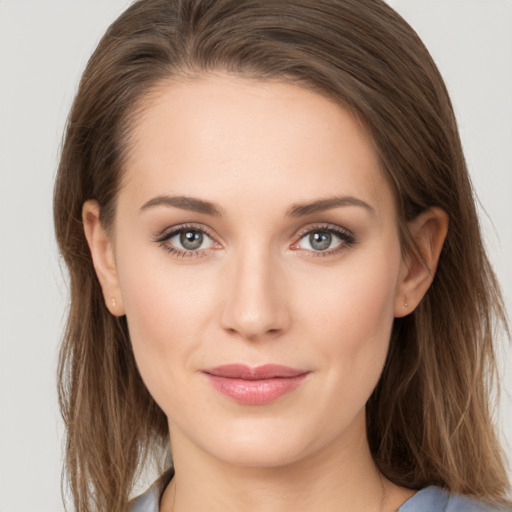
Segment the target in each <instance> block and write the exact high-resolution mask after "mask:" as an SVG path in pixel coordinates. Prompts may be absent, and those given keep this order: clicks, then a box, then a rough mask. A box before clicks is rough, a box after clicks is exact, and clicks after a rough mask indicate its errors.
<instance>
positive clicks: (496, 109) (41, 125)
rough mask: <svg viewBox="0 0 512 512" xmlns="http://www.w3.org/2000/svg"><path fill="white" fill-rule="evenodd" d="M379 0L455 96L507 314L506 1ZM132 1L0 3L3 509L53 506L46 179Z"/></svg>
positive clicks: (509, 52)
mask: <svg viewBox="0 0 512 512" xmlns="http://www.w3.org/2000/svg"><path fill="white" fill-rule="evenodd" d="M389 1H390V3H391V4H392V5H394V6H395V8H397V10H398V11H399V12H400V13H402V15H403V16H404V17H405V18H406V19H407V20H408V21H409V22H410V23H411V24H412V25H413V27H415V28H416V30H417V31H418V32H419V34H420V36H421V37H422V38H423V40H424V41H425V43H426V44H427V46H428V47H429V49H430V51H431V53H432V54H433V56H434V58H435V59H436V61H437V63H438V65H439V67H440V69H441V72H442V73H443V75H444V77H445V79H446V82H447V84H448V87H449V89H450V92H451V94H452V99H453V101H454V104H455V109H456V112H457V116H458V120H459V124H460V129H461V134H462V138H463V143H464V147H465V150H466V156H467V159H468V163H469V167H470V170H471V174H472V179H473V182H474V185H475V189H476V191H477V193H478V196H479V199H480V202H481V205H482V208H481V210H482V225H483V227H484V230H485V235H486V241H487V244H488V248H489V253H490V257H491V260H492V262H493V264H494V266H495V268H496V271H497V273H498V276H499V278H500V281H501V283H502V285H503V288H504V293H505V298H506V301H507V309H508V311H510V306H511V304H512V268H511V265H510V264H509V260H510V257H511V256H512V227H511V221H512V206H511V205H512V203H511V201H510V199H509V196H510V195H511V193H512V1H511V0H394V1H392V0H389ZM129 3H130V2H129V1H127V0H46V1H45V2H41V1H40V0H32V1H31V0H0V173H1V174H0V341H1V346H0V347H1V348H0V350H1V352H0V407H1V409H0V511H1V512H19V511H33V510H38V511H40V512H49V511H62V510H63V506H62V502H61V497H60V466H61V456H62V450H61V447H62V442H63V429H62V424H61V421H60V417H59V413H58V409H57V399H56V392H55V368H56V358H57V346H58V342H59V338H60V335H61V332H62V328H63V324H64V311H65V307H66V302H67V290H66V283H65V279H64V277H63V274H64V273H63V271H62V269H61V268H60V264H59V259H58V256H57V253H56V248H55V242H54V240H53V228H52V213H51V199H52V187H53V179H54V176H55V169H56V165H57V160H58V154H59V147H60V141H61V134H62V130H63V126H64V122H65V118H66V115H67V112H68V110H69V106H70V102H71V100H72V97H73V94H74V91H75V90H76V85H77V82H78V78H79V76H80V73H81V71H82V70H83V68H84V66H85V63H86V60H87V58H88V56H89V55H90V53H91V52H92V50H93V48H94V46H95V45H96V44H97V42H98V40H99V38H100V36H101V35H102V33H103V32H104V30H105V29H106V27H107V26H108V24H109V23H110V22H111V21H112V20H113V19H114V18H115V17H116V15H118V14H119V13H120V12H121V11H122V10H123V9H124V8H125V7H126V6H127V5H128V4H129ZM484 210H485V212H486V213H484ZM509 315H510V313H509ZM511 356H512V352H511V350H510V348H509V347H508V345H504V347H503V348H502V349H501V351H500V361H501V363H502V364H501V366H502V372H503V374H504V377H505V380H504V388H503V392H502V399H501V405H500V407H499V408H498V409H497V411H496V414H497V418H498V420H499V424H500V426H501V432H502V435H503V438H504V441H505V442H506V445H507V453H508V454H509V458H510V453H511V448H510V446H511V445H512V400H511V394H512V377H511V375H512V360H511V359H512V357H511ZM470 463H471V462H470ZM148 479H151V475H150V476H148Z"/></svg>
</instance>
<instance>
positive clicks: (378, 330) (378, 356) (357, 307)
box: [303, 247, 401, 406]
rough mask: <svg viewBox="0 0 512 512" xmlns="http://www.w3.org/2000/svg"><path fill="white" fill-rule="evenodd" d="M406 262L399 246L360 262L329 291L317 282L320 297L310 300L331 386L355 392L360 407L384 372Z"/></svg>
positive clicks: (308, 311) (307, 311)
mask: <svg viewBox="0 0 512 512" xmlns="http://www.w3.org/2000/svg"><path fill="white" fill-rule="evenodd" d="M379 254H380V257H379ZM400 261H401V256H400V251H399V248H395V247H390V248H389V250H387V251H383V252H382V253H374V254H373V256H371V257H370V255H369V257H368V258H364V257H360V258H357V259H355V258H354V262H353V263H351V264H350V265H348V264H347V265H346V266H343V267H342V266H340V271H339V272H338V275H337V276H330V279H326V280H325V283H323V286H321V285H322V283H320V282H318V281H317V282H316V286H315V287H314V288H312V289H313V290H314V293H309V295H308V296H307V299H308V300H307V307H305V308H304V315H305V316H306V317H307V319H308V320H307V323H305V324H304V325H305V328H308V329H311V332H310V337H314V338H313V339H316V340H317V343H316V350H317V352H318V354H319V355H320V357H321V358H322V364H325V365H326V367H328V368H329V373H330V377H329V378H330V384H331V385H332V386H333V387H334V386H336V387H337V388H338V389H340V388H344V389H345V390H347V391H350V393H353V398H354V406H357V402H358V403H360V404H361V405H362V404H364V403H365V402H366V400H367V398H368V397H369V395H370V394H371V392H372V391H373V389H374V387H375V385H376V383H377V381H378V379H379V377H380V374H381V372H382V368H383V365H384V362H385V359H386V355H387V350H388V346H389V340H390V335H391V329H392V325H393V319H394V315H393V304H394V298H395V294H396V287H397V282H398V275H399V270H400ZM310 288H311V287H310ZM303 297H306V295H303ZM304 303H305V304H306V301H304ZM350 393H349V394H350ZM326 396H327V395H326ZM344 398H345V399H346V398H347V397H346V396H345V397H344ZM350 399H351V398H349V400H350Z"/></svg>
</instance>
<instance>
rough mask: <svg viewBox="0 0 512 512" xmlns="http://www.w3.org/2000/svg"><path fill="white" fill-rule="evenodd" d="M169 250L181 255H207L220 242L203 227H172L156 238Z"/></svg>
mask: <svg viewBox="0 0 512 512" xmlns="http://www.w3.org/2000/svg"><path fill="white" fill-rule="evenodd" d="M156 241H157V242H159V243H160V244H161V245H162V246H163V247H164V248H165V249H166V250H167V251H168V252H170V253H171V254H174V255H175V256H179V257H186V256H200V255H205V254H206V252H207V251H208V250H209V249H212V248H215V247H216V246H218V244H217V243H216V242H215V241H214V240H213V239H212V237H210V236H209V235H208V234H207V233H206V232H205V231H204V230H203V229H201V228H198V227H194V226H179V227H174V228H171V229H170V230H167V231H166V232H165V233H163V234H162V235H161V236H159V237H158V238H157V239H156Z"/></svg>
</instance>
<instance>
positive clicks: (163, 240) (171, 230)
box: [154, 222, 222, 258]
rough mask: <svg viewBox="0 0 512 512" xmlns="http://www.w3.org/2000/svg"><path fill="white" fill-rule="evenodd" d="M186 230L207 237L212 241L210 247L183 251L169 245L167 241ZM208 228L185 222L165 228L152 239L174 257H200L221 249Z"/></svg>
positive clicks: (220, 245)
mask: <svg viewBox="0 0 512 512" xmlns="http://www.w3.org/2000/svg"><path fill="white" fill-rule="evenodd" d="M187 229H190V230H193V231H198V232H200V233H202V234H203V235H205V236H207V237H208V238H210V240H212V244H213V246H212V247H208V248H206V249H197V250H191V249H185V248H180V247H176V246H174V245H172V244H170V243H169V241H170V240H171V239H172V238H174V237H175V236H176V235H178V234H179V233H180V232H182V231H186V230H187ZM211 231H213V230H211V229H210V228H208V227H207V226H204V225H203V224H201V225H200V224H195V223H189V222H186V223H184V224H177V225H174V226H170V227H167V228H165V229H164V230H163V231H161V232H160V233H159V234H157V235H156V236H155V238H154V241H155V242H157V243H159V244H160V245H161V246H162V247H163V248H164V249H166V250H167V251H168V252H169V253H170V254H173V255H174V256H176V257H180V258H185V257H201V256H206V255H207V254H208V253H209V251H211V250H216V249H219V248H221V247H222V244H220V243H219V242H218V241H217V238H218V237H217V236H216V235H214V234H212V233H211Z"/></svg>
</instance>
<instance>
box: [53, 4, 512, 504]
mask: <svg viewBox="0 0 512 512" xmlns="http://www.w3.org/2000/svg"><path fill="white" fill-rule="evenodd" d="M55 224H56V231H57V238H58V241H59V244H60V248H61V251H62V254H63V256H64V258H65V261H66V263H67V265H68V267H69V270H70V284H71V298H72V299H71V307H70V313H69V320H68V327H67V331H66V335H65V340H64V344H63V348H62V352H61V365H60V377H61V381H60V383H61V387H60V392H61V407H62V410H63V415H64V418H65V421H66V425H67V429H68V441H67V472H68V478H69V483H70V486H71V490H72V493H73V497H74V500H75V503H76V507H77V510H108V511H122V510H126V509H127V507H128V496H129V493H130V490H131V488H132V486H133V483H134V480H135V478H136V474H137V472H138V470H140V469H141V468H143V467H144V465H145V463H146V462H147V461H148V459H149V457H150V456H152V455H156V456H157V457H160V458H162V457H164V456H165V453H166V451H167V447H168V444H169V440H170V448H171V452H172V456H173V465H172V470H170V471H168V472H166V473H165V474H164V475H163V477H162V479H161V480H160V481H159V482H157V483H156V484H155V486H153V487H152V488H151V489H150V490H148V492H147V493H145V494H144V495H143V496H142V497H140V498H138V499H137V500H135V501H134V502H132V503H131V504H130V505H129V507H131V508H130V509H131V510H151V511H157V510H161V511H163V512H169V511H173V512H180V511H190V510H194V511H202V510H223V511H225V510H247V511H251V510H292V509H298V510H315V511H316V510H322V511H329V510H354V511H357V510H365V511H371V510H375V511H391V510H401V511H402V512H403V511H405V512H407V511H413V510H497V508H498V506H501V505H503V506H505V504H506V492H507V489H508V482H507V478H506V474H505V471H504V468H503V461H502V454H501V451H500V448H499V444H498V442H497V439H496V436H495V434H494V431H493V425H492V422H491V419H490V415H489V404H488V398H487V397H488V394H487V388H486V382H487V380H486V379H487V376H488V375H489V371H490V370H492V367H493V363H494V359H493V354H494V352H493V339H492V331H493V328H494V326H495V324H496V322H500V323H501V324H502V325H503V326H505V318H504V314H503V308H502V301H501V297H500V294H499V288H498V285H497V283H496V280H495V277H494V274H493V272H492V269H491V268H490V266H489V263H488V260H487V258H486V255H485V252H484V249H483V246H482V241H481V236H480V233H479V228H478V221H477V217H476V213H475V206H474V202H473V197H472V191H471V186H470V183H469V179H468V176H467V170H466V167H465V163H464V158H463V155H462V150H461V145H460V140H459V137H458V133H457V128H456V123H455V119H454V115H453V111H452V108H451V104H450V100H449V98H448V95H447V92H446V89H445V87H444V84H443V82H442V79H441V77H440V76H439V73H438V71H437V69H436V67H435V65H434V63H433V62H432V60H431V58H430V56H429V54H428V52H427V50H426V49H425V48H424V46H423V44H422V43H421V41H420V40H419V39H418V37H417V35H416V34H415V33H414V32H413V30H412V29H411V28H410V27H409V26H408V25H407V24H406V23H405V22H404V21H403V20H402V19H401V18H400V17H399V16H398V15H397V14H396V13H395V12H394V11H393V10H392V9H390V8H389V7H388V6H387V5H386V4H384V3H383V2H381V1H379V0H364V1H361V0H343V1H341V0H340V1H334V0H320V1H319V0H314V1H313V0H308V1H306V0H301V1H297V0H294V1H291V0H290V1H282V0H281V1H266V2H259V1H245V0H244V1H240V0H237V1H234V0H217V1H214V0H182V1H177V0H143V1H139V2H135V3H134V4H133V5H132V6H131V7H130V8H129V9H128V10H127V11H126V12H125V13H124V14H123V15H121V17H120V18H119V19H118V20H117V21H116V22H115V23H114V24H113V25H112V26H111V27H110V29H109V30H108V32H107V34H106V35H105V36H104V38H103V39H102V41H101V42H100V44H99V46H98V48H97V50H96V52H95V53H94V55H93V57H92V58H91V60H90V62H89V64H88V66H87V69H86V71H85V72H84V75H83V78H82V82H81V84H80V88H79V91H78V94H77V97H76V100H75V103H74V106H73V109H72V112H71V115H70V119H69V122H68V128H67V133H66V138H65V143H64V147H63V152H62V159H61V164H60V167H59V173H58V177H57V183H56V190H55ZM468 461H469V463H468ZM473 461H478V464H476V465H475V464H474V463H472V462H473ZM475 466H476V467H475Z"/></svg>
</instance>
